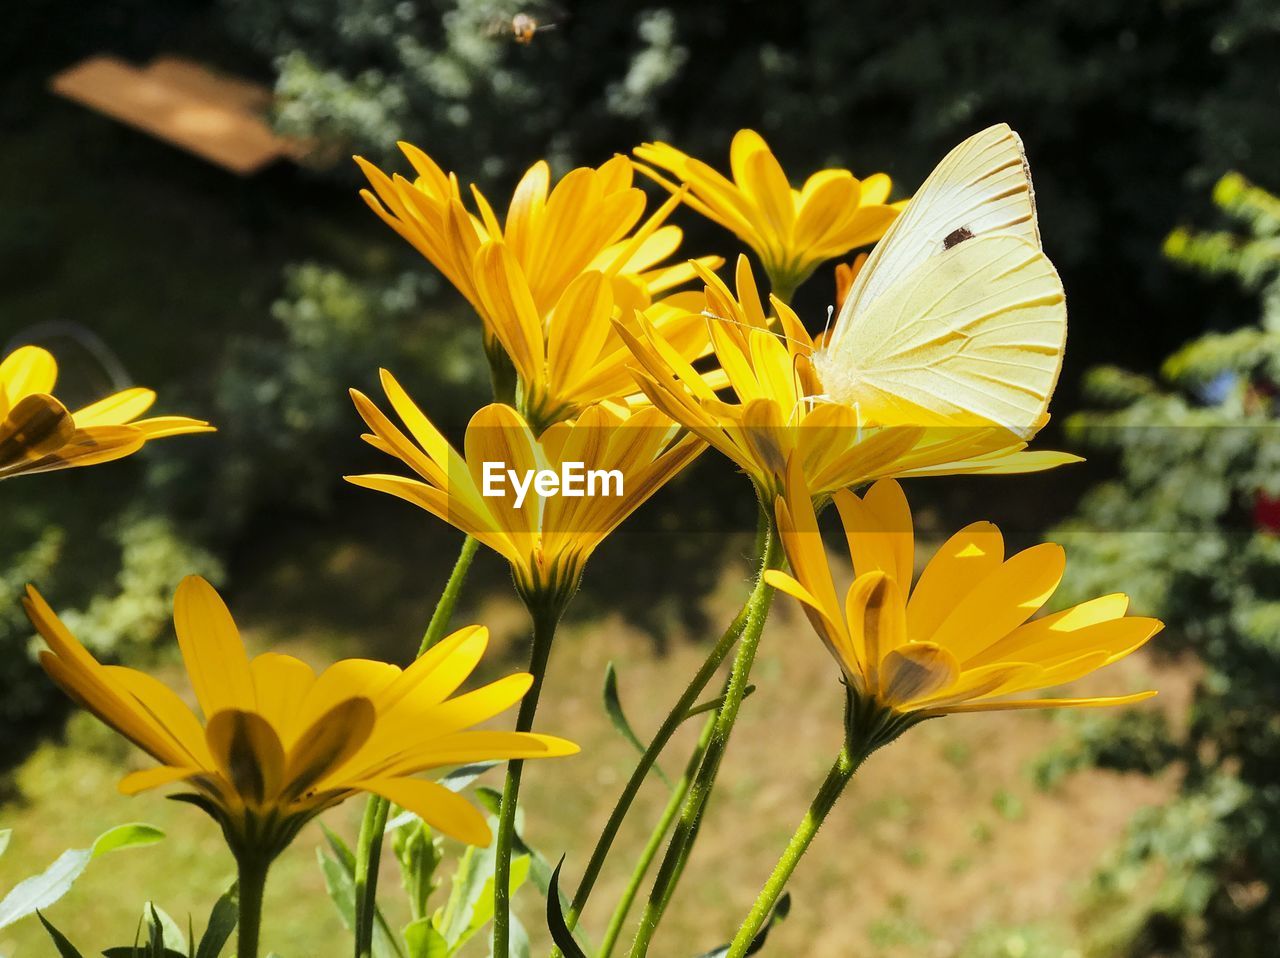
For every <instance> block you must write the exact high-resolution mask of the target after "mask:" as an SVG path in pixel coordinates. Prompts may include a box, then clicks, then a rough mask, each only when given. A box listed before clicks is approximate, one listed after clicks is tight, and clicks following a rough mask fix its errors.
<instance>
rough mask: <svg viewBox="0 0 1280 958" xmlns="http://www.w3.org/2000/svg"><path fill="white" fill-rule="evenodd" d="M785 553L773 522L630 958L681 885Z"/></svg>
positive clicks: (644, 947) (638, 957) (636, 956)
mask: <svg viewBox="0 0 1280 958" xmlns="http://www.w3.org/2000/svg"><path fill="white" fill-rule="evenodd" d="M781 553H782V550H781V548H780V547H779V544H778V535H777V530H776V529H775V528H774V527H773V524H772V523H770V525H769V534H768V537H767V538H766V540H765V552H764V561H763V563H762V566H761V572H760V577H759V579H758V580H757V582H756V588H755V590H754V591H753V592H752V593H751V599H750V601H749V602H748V609H749V611H748V614H747V623H746V626H745V627H744V628H743V630H742V639H741V641H740V642H739V643H738V651H737V653H736V654H735V655H734V659H733V669H732V671H731V672H730V674H729V687H728V689H727V690H726V692H725V697H724V704H723V705H722V706H721V707H720V710H719V712H717V713H716V721H715V726H714V727H713V729H712V732H711V740H710V742H709V743H708V744H707V751H706V755H705V756H704V757H703V759H702V764H701V765H700V766H699V768H698V771H697V774H696V775H695V776H694V780H693V784H692V785H691V786H690V788H689V794H688V795H687V796H686V797H685V802H684V808H683V809H682V810H681V813H680V820H679V822H677V824H676V827H675V831H674V833H673V834H672V836H671V842H670V844H669V845H668V846H667V851H666V854H665V855H664V856H663V859H662V864H661V865H660V866H659V868H658V877H657V878H656V879H655V880H654V885H653V890H652V891H651V892H650V894H649V901H648V902H647V904H646V905H645V909H644V913H643V914H642V915H641V917H640V927H639V928H638V929H637V931H636V939H635V942H634V943H633V944H632V946H631V956H632V958H642V956H643V955H645V954H647V953H648V950H649V943H650V942H651V941H652V939H653V935H654V932H656V931H657V929H658V923H659V922H660V921H661V920H662V916H663V914H664V913H665V911H666V908H667V905H668V904H669V903H670V901H671V897H672V895H674V894H675V889H676V885H677V884H679V881H680V876H681V874H683V872H684V865H685V862H686V861H687V860H688V857H689V853H690V851H691V850H692V847H693V842H694V839H695V838H696V837H697V832H698V826H699V824H700V821H701V818H702V813H703V811H704V810H705V808H706V804H707V801H708V799H709V798H710V795H711V790H712V788H713V787H714V786H715V781H716V776H717V775H718V773H719V771H720V762H721V760H722V759H723V758H724V753H725V749H726V748H727V747H728V745H729V737H730V735H731V734H732V733H733V726H734V723H736V722H737V720H738V711H739V709H740V708H741V706H742V699H743V697H744V696H745V695H746V690H747V683H748V680H749V679H750V677H751V667H752V665H753V664H754V663H755V658H756V650H757V649H758V648H759V646H760V636H761V634H762V633H763V632H764V623H765V620H766V619H767V618H768V616H769V606H770V603H771V602H772V600H773V588H772V587H771V586H769V585H768V584H767V583H766V582H765V576H764V573H765V572H766V571H768V570H769V569H773V568H776V567H777V565H778V563H779V562H780V557H781Z"/></svg>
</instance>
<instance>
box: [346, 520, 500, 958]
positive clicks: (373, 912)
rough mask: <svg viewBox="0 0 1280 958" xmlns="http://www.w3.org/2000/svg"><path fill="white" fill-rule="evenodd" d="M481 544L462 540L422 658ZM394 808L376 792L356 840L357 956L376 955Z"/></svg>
mask: <svg viewBox="0 0 1280 958" xmlns="http://www.w3.org/2000/svg"><path fill="white" fill-rule="evenodd" d="M479 546H480V541H479V540H478V539H476V538H475V537H473V536H467V537H466V538H465V539H463V540H462V549H461V551H460V552H459V553H458V561H457V562H455V563H454V565H453V571H452V572H450V573H449V580H448V581H447V582H446V583H445V585H444V591H443V592H441V593H440V599H439V601H438V602H436V608H435V611H434V612H432V613H431V621H430V622H428V623H427V631H426V634H424V635H423V637H422V644H421V645H419V647H418V656H419V657H421V656H422V654H423V653H425V652H426V651H427V649H429V648H431V647H432V646H433V645H435V644H436V643H437V642H439V641H440V640H441V639H442V638H444V634H445V632H447V631H448V629H449V621H450V620H451V619H452V618H453V610H454V607H455V606H456V605H457V604H458V596H459V595H461V593H462V584H463V583H464V582H465V581H466V579H467V573H468V572H469V571H470V570H471V560H472V559H474V558H475V555H476V550H477V549H478V548H479ZM390 810H391V803H390V802H388V801H387V800H386V799H385V798H382V797H381V796H378V795H374V796H372V797H370V799H369V801H368V802H367V803H366V804H365V807H364V818H363V820H362V821H361V822H360V836H359V838H358V839H357V841H356V865H355V875H354V876H353V880H352V884H353V886H354V890H355V908H356V914H355V921H356V927H355V938H356V944H355V954H356V958H371V955H372V954H373V923H374V921H375V920H376V918H377V914H378V864H379V863H380V862H381V861H382V837H383V832H384V831H385V830H386V827H387V816H388V814H389V813H390Z"/></svg>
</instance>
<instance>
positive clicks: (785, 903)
mask: <svg viewBox="0 0 1280 958" xmlns="http://www.w3.org/2000/svg"><path fill="white" fill-rule="evenodd" d="M789 914H791V892H789V891H788V892H783V893H782V897H781V898H779V899H778V902H777V904H775V905H774V906H773V914H771V915H770V916H769V920H768V921H767V922H765V924H764V927H763V928H761V929H760V931H759V933H758V934H757V935H756V936H755V937H754V938H752V939H751V945H750V946H749V947H748V948H747V950H746V954H748V955H754V954H755V953H756V952H758V951H759V950H760V949H761V948H763V947H764V943H765V941H766V940H767V939H768V937H769V932H770V931H771V930H772V928H773V926H774V925H776V924H777V923H778V922H780V921H782V920H783V919H785V918H786V917H787V915H789ZM728 953H729V946H728V945H721V946H720V947H719V948H713V949H711V950H710V951H708V952H704V953H703V954H701V955H699V956H698V958H724V956H725V955H727V954H728Z"/></svg>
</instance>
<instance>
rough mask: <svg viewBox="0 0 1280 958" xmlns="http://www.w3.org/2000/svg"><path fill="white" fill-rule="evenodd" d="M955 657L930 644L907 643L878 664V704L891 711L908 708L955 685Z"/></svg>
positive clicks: (956, 671)
mask: <svg viewBox="0 0 1280 958" xmlns="http://www.w3.org/2000/svg"><path fill="white" fill-rule="evenodd" d="M959 676H960V663H959V662H957V661H956V657H955V656H954V655H952V654H951V653H950V652H948V651H947V650H946V649H944V648H942V646H940V645H934V644H933V643H932V642H909V643H907V644H906V645H903V646H901V647H899V648H896V649H894V650H893V651H891V652H890V653H889V654H888V655H886V656H885V657H884V658H883V659H882V660H881V662H880V701H881V702H883V703H884V704H885V705H887V706H889V707H890V708H898V707H900V706H906V705H910V703H911V702H913V701H915V700H916V699H921V698H925V697H927V696H930V695H934V694H936V693H938V692H941V691H943V690H944V689H947V688H949V687H950V686H952V685H954V684H955V681H956V679H957V678H959Z"/></svg>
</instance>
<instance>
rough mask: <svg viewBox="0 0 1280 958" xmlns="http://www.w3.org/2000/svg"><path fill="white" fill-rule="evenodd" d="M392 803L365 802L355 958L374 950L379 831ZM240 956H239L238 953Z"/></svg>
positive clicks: (358, 843) (357, 873)
mask: <svg viewBox="0 0 1280 958" xmlns="http://www.w3.org/2000/svg"><path fill="white" fill-rule="evenodd" d="M390 811H391V803H390V802H388V801H387V800H386V799H385V798H381V797H379V796H374V797H373V798H371V799H369V801H368V802H367V803H366V804H365V806H364V819H363V820H362V821H361V822H360V837H359V838H358V839H357V841H356V868H355V876H354V878H353V884H354V886H355V900H356V958H371V956H372V954H373V922H374V918H375V913H376V912H377V910H378V909H377V901H378V863H379V862H380V861H381V860H382V833H383V832H384V831H385V830H386V827H387V815H388V813H389V812H390ZM237 958H239V956H237Z"/></svg>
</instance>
